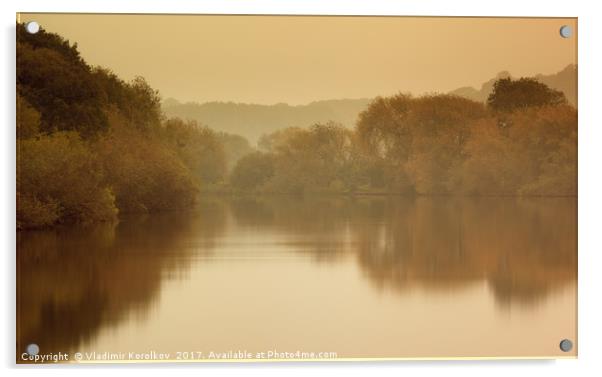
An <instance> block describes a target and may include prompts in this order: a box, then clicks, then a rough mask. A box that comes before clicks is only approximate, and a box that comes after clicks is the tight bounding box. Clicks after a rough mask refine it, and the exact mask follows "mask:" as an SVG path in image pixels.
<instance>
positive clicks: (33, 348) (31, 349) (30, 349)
mask: <svg viewBox="0 0 602 377" xmlns="http://www.w3.org/2000/svg"><path fill="white" fill-rule="evenodd" d="M26 351H27V353H28V354H30V355H31V356H35V355H37V354H38V353H40V346H38V345H37V344H35V343H31V344H30V345H28V346H27V349H26Z"/></svg>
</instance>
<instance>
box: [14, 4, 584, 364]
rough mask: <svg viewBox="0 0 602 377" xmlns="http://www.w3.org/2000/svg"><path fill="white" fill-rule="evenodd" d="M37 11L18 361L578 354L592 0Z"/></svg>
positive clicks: (25, 58) (24, 41)
mask: <svg viewBox="0 0 602 377" xmlns="http://www.w3.org/2000/svg"><path fill="white" fill-rule="evenodd" d="M32 21H35V22H37V23H38V24H39V26H40V29H39V31H38V32H37V33H30V32H28V28H26V26H25V25H26V24H27V23H28V22H32ZM28 25H29V26H32V25H33V24H28ZM16 27H17V110H18V122H17V130H16V132H17V140H16V142H17V151H18V152H17V154H18V155H17V158H18V160H17V216H16V224H17V250H16V252H17V261H18V263H17V277H18V282H17V308H18V311H17V339H16V342H17V352H16V359H17V362H19V363H52V362H64V363H71V362H74V363H77V362H132V361H224V360H226V361H237V360H253V361H270V360H365V359H375V360H376V359H404V358H464V357H466V358H482V357H487V358H500V357H501V358H506V357H508V358H561V357H576V355H577V331H576V327H577V324H576V311H577V307H576V297H577V238H576V237H577V217H576V211H577V207H576V204H577V92H576V85H577V84H576V83H577V59H576V49H577V20H576V19H572V18H570V19H569V18H567V19H561V18H444V17H442V18H432V17H431V18H427V17H343V16H341V17H321V16H219V15H116V14H112V15H100V14H99V15H95V14H20V15H19V16H18V24H17V26H16ZM563 27H564V28H563ZM561 28H563V29H561ZM34 29H35V28H34ZM32 30H33V29H32ZM561 30H562V32H561ZM563 340H567V341H568V342H570V343H568V342H567V341H565V342H564V343H562V348H561V342H562V341H563Z"/></svg>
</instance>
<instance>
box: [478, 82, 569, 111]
mask: <svg viewBox="0 0 602 377" xmlns="http://www.w3.org/2000/svg"><path fill="white" fill-rule="evenodd" d="M566 103H567V100H566V98H565V96H564V93H562V92H561V91H558V90H555V89H552V88H550V87H548V86H547V85H545V84H542V83H540V82H539V81H537V80H535V79H532V78H525V77H523V78H520V79H518V80H512V79H511V78H505V79H500V80H497V81H496V82H495V83H494V84H493V91H492V92H491V94H490V95H489V97H488V98H487V105H488V106H489V107H491V108H492V109H494V110H497V111H501V112H510V111H513V110H517V109H524V108H527V107H541V106H555V105H560V104H566Z"/></svg>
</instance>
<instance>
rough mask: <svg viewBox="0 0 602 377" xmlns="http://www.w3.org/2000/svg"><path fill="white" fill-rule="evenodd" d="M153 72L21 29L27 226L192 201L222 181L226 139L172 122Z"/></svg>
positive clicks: (20, 165) (21, 170)
mask: <svg viewBox="0 0 602 377" xmlns="http://www.w3.org/2000/svg"><path fill="white" fill-rule="evenodd" d="M160 101H161V100H160V97H159V95H158V93H157V91H155V90H154V89H152V88H151V87H150V85H148V84H147V83H146V81H145V80H144V79H143V78H140V77H139V78H136V79H134V80H133V81H131V82H125V81H123V80H121V79H120V78H118V77H117V76H116V75H115V74H113V73H112V72H110V71H108V70H106V69H102V68H93V67H90V66H88V65H87V64H86V63H85V62H84V60H83V59H82V58H81V57H80V55H79V52H78V51H77V46H76V45H71V44H69V42H68V41H66V40H64V39H63V38H61V37H60V36H58V35H56V34H51V33H47V32H45V31H44V30H41V31H40V32H39V33H37V34H35V36H33V35H31V34H28V33H27V32H25V30H24V27H23V25H18V28H17V226H18V227H19V228H31V227H43V226H50V225H54V224H58V223H65V222H88V221H99V220H108V219H112V218H115V216H116V215H117V213H118V212H120V211H121V212H127V211H158V210H165V209H178V208H187V207H189V206H190V205H191V204H192V203H194V201H195V199H196V196H197V193H198V192H199V190H200V189H201V188H202V187H203V186H204V185H210V184H214V183H216V182H221V180H222V179H223V177H224V176H225V174H226V171H225V169H226V166H225V161H226V156H225V154H224V148H223V145H222V143H221V141H220V137H219V136H218V134H216V133H215V132H213V131H211V130H209V129H207V128H203V127H201V126H199V125H197V124H196V123H194V122H183V121H181V120H178V119H170V120H165V119H164V118H163V115H162V112H161V108H160Z"/></svg>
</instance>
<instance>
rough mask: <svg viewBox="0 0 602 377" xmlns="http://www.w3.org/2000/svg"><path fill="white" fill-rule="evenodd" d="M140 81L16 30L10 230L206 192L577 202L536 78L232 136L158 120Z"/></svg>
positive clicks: (185, 200) (573, 125)
mask: <svg viewBox="0 0 602 377" xmlns="http://www.w3.org/2000/svg"><path fill="white" fill-rule="evenodd" d="M160 103H161V102H160V97H159V93H158V92H157V91H156V90H154V89H153V88H152V87H151V86H150V85H149V84H148V83H147V82H146V81H145V80H144V79H143V78H141V77H138V78H135V79H134V80H132V81H129V82H126V81H124V80H122V79H120V78H119V77H117V76H116V75H115V74H114V73H112V72H111V71H110V70H107V69H104V68H100V67H91V66H90V65H88V64H87V63H86V62H85V61H84V60H83V59H82V57H81V56H80V54H79V51H78V50H77V44H73V45H71V44H70V43H69V42H68V41H66V40H65V39H63V38H62V37H60V36H59V35H57V34H53V33H47V32H45V31H44V30H40V32H38V33H37V34H35V35H31V34H28V33H27V32H26V31H25V28H24V26H23V25H22V24H19V25H18V27H17V227H18V228H19V229H21V228H35V227H45V226H52V225H56V224H61V223H70V222H88V221H101V220H110V219H113V218H115V217H116V216H117V214H118V213H119V212H122V213H123V212H154V211H161V210H172V209H182V208H189V207H190V206H191V205H193V204H194V203H195V200H196V198H197V196H198V194H199V192H201V191H218V192H229V193H232V192H234V193H296V194H300V193H337V194H342V193H349V194H353V193H387V194H412V195H413V194H428V195H432V194H478V195H576V169H577V164H576V157H577V156H576V147H577V139H576V138H577V111H576V109H575V108H574V107H572V106H570V105H568V104H567V102H566V99H565V98H564V95H563V94H562V93H561V92H558V91H555V90H553V89H550V88H548V87H547V86H545V85H543V84H541V83H539V82H537V81H536V80H533V79H520V80H511V79H502V80H499V81H498V82H496V84H495V86H494V91H493V92H492V94H491V96H490V97H489V100H488V103H487V104H483V103H480V102H475V101H471V100H468V99H464V98H461V97H458V96H453V95H427V96H422V97H412V96H410V95H406V94H398V95H395V96H391V97H378V98H376V99H374V100H373V101H372V102H371V103H370V105H369V106H368V108H367V109H366V110H365V111H364V112H362V113H361V114H360V116H359V118H358V120H357V122H356V125H355V127H354V128H347V127H344V126H342V125H340V124H337V123H333V122H326V123H320V124H315V125H313V126H311V127H308V128H298V127H293V128H287V129H282V130H278V131H276V132H273V133H270V134H267V135H264V136H263V137H261V139H260V140H259V143H258V148H256V149H254V148H252V147H251V146H250V145H249V142H248V141H247V140H246V139H245V138H243V137H241V136H239V135H233V134H227V133H223V132H221V133H220V132H216V131H214V130H211V129H210V128H208V127H204V126H202V125H200V124H197V123H196V122H194V121H183V120H181V119H178V118H167V117H166V116H165V115H164V114H163V112H162V110H161V105H160Z"/></svg>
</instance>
